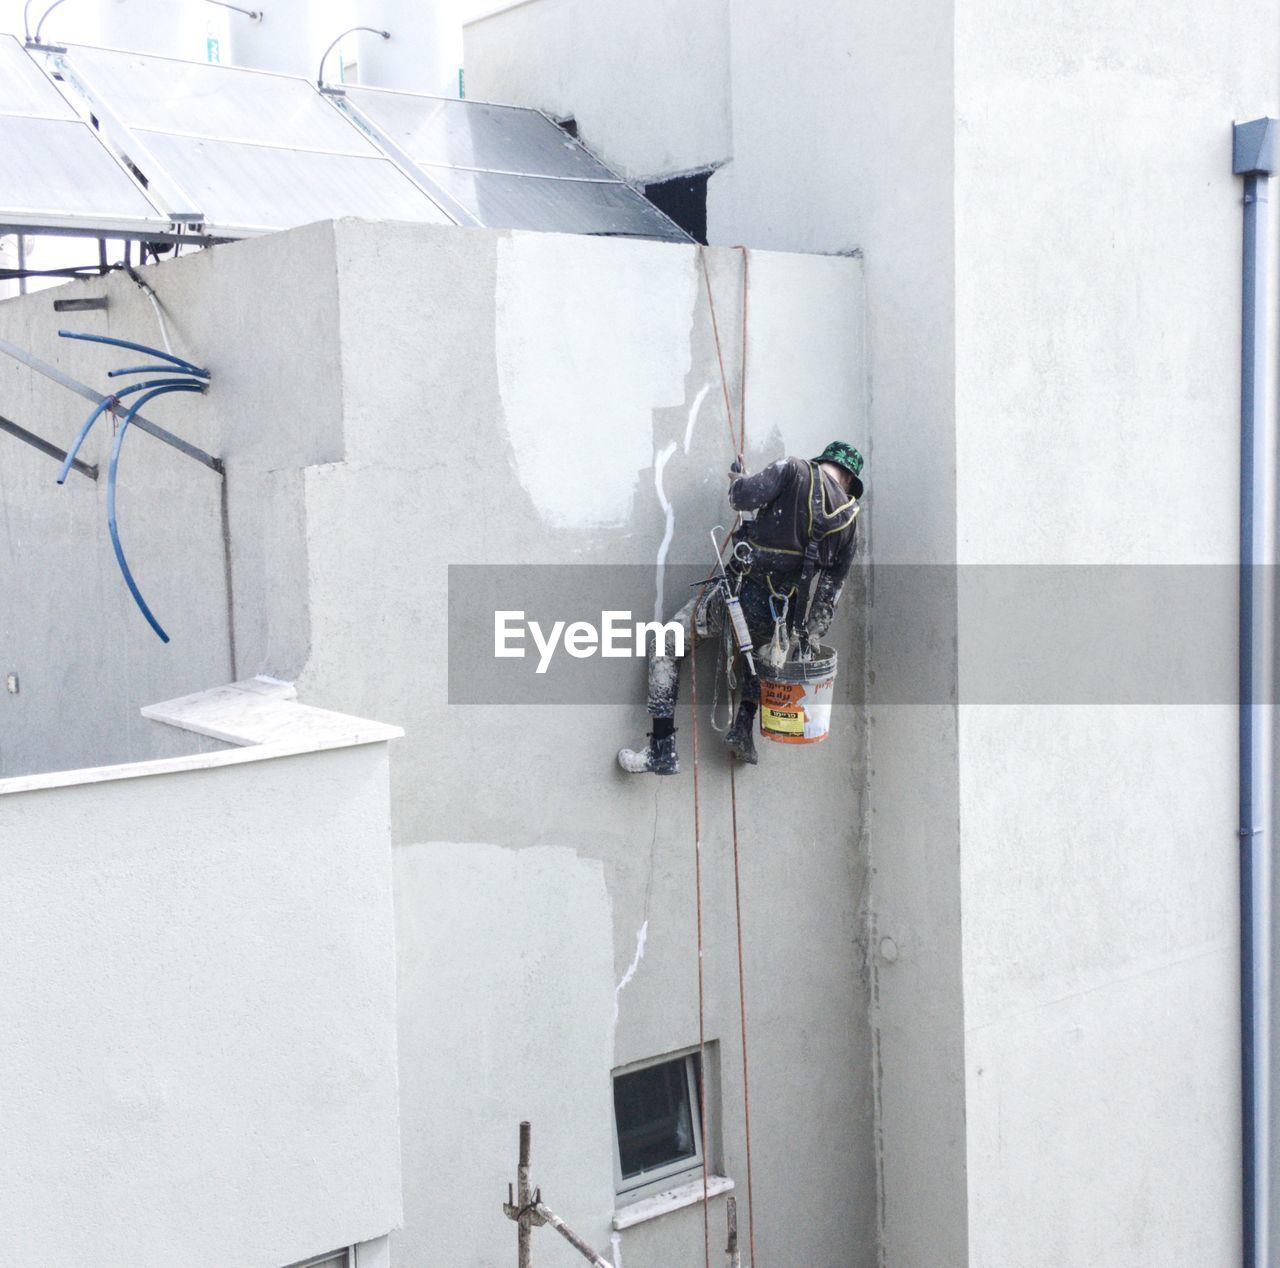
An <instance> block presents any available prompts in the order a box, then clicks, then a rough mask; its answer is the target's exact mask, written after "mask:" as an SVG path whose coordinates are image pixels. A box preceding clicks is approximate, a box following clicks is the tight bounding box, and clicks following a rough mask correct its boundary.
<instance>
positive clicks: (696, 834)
mask: <svg viewBox="0 0 1280 1268" xmlns="http://www.w3.org/2000/svg"><path fill="white" fill-rule="evenodd" d="M689 675H690V683H689V694H690V696H691V697H692V699H691V700H690V704H692V706H693V875H694V885H695V888H696V892H697V904H696V905H697V909H698V1122H699V1126H700V1128H701V1132H702V1253H703V1257H704V1263H705V1268H711V1216H710V1212H709V1210H708V1208H709V1207H710V1205H711V1200H710V1199H711V1195H710V1192H709V1189H710V1184H711V1179H710V1173H709V1171H708V1166H709V1163H708V1160H707V1155H708V1154H709V1153H710V1152H711V1151H710V1150H709V1149H708V1148H707V1063H706V1052H707V1036H706V993H705V984H704V982H703V963H702V812H701V808H700V806H699V802H698V622H697V619H696V617H695V619H694V620H693V621H691V622H690V623H689Z"/></svg>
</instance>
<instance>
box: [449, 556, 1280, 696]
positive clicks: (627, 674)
mask: <svg viewBox="0 0 1280 1268" xmlns="http://www.w3.org/2000/svg"><path fill="white" fill-rule="evenodd" d="M1257 572H1258V574H1259V576H1258V583H1259V585H1260V587H1261V588H1262V592H1263V593H1270V587H1271V584H1272V582H1273V580H1274V574H1275V569H1273V568H1266V569H1261V568H1260V569H1258V570H1257ZM705 576H706V569H705V568H691V567H686V566H675V565H673V566H670V567H667V568H665V569H664V570H663V573H662V587H663V604H662V607H663V613H664V618H665V619H669V618H670V616H671V615H672V614H673V613H674V612H675V610H676V609H677V608H678V607H679V606H680V604H681V603H683V602H684V600H685V599H686V598H687V597H688V595H689V594H690V593H691V592H692V591H691V589H690V585H691V583H692V582H694V581H697V580H699V579H700V578H703V577H705ZM656 590H657V572H656V570H655V568H654V567H653V566H652V565H649V566H645V565H622V566H605V565H586V564H566V565H558V564H543V565H533V566H516V565H451V566H450V568H449V631H448V633H449V703H450V704H639V703H641V702H643V700H644V689H645V662H644V660H643V658H634V657H631V656H613V657H605V656H602V655H600V654H599V652H598V651H597V652H595V653H594V654H589V655H584V656H580V657H575V656H572V655H570V654H568V653H567V652H566V650H565V646H564V637H563V635H564V630H563V629H562V630H561V635H560V638H559V641H558V642H557V643H556V645H555V648H554V650H553V651H552V652H551V654H550V655H549V656H548V655H547V654H546V653H545V652H544V651H542V650H541V649H540V648H539V646H538V643H537V641H536V639H535V637H534V632H533V630H532V628H531V626H530V623H531V622H536V623H537V624H538V627H539V631H540V633H541V635H542V640H543V644H544V646H545V645H546V643H547V641H548V640H549V639H550V638H551V637H552V635H553V632H554V626H555V623H556V622H564V623H565V624H566V626H567V625H568V624H570V623H572V622H586V623H587V624H589V625H590V626H592V627H594V628H595V629H596V630H600V629H601V628H602V627H603V625H604V623H605V621H604V618H603V615H602V614H604V613H607V612H613V613H618V614H624V615H621V616H615V617H614V618H613V622H614V626H615V630H617V631H619V634H617V635H615V647H623V646H625V647H627V648H628V649H629V648H630V647H631V646H632V645H633V644H634V637H633V633H632V630H631V626H632V624H633V623H634V622H644V621H652V620H653V619H654V608H655V598H656ZM1238 593H1239V570H1238V569H1236V568H1233V567H1228V566H1215V565H1134V566H1120V565H1044V566H1039V565H1037V566H1023V565H1008V566H977V565H975V566H965V567H959V568H956V567H947V566H941V565H939V566H927V565H882V566H877V567H875V568H874V569H869V570H860V571H855V573H854V574H853V575H852V576H851V577H850V580H849V584H848V586H847V587H846V589H845V594H844V598H843V600H842V602H841V605H840V611H839V613H838V615H837V617H836V622H835V625H834V627H833V629H832V631H831V635H830V636H829V638H828V640H827V641H828V642H829V643H831V644H832V645H833V646H834V647H835V648H836V650H837V652H838V653H839V656H840V675H839V681H838V684H837V691H836V703H837V704H863V703H866V704H872V705H876V704H883V705H890V704H935V705H936V704H953V703H957V702H958V703H961V704H1223V705H1225V704H1235V703H1236V702H1237V695H1238V686H1237V658H1236V632H1237V620H1238ZM868 607H870V610H871V611H873V612H874V616H875V620H874V627H875V638H874V644H873V646H872V647H871V648H870V649H869V651H868V649H867V648H866V647H865V643H864V638H863V634H862V631H863V630H864V629H865V628H866V625H867V612H868ZM498 612H507V613H523V614H524V616H523V618H520V617H516V616H508V617H506V618H504V620H505V623H506V625H507V628H508V631H509V633H508V635H507V638H506V645H507V647H509V648H512V649H514V648H519V647H523V649H524V653H525V654H524V656H523V657H506V658H499V657H496V656H495V654H494V652H495V613H498ZM623 634H624V635H625V637H621V636H620V635H623ZM590 643H591V639H590V636H589V635H588V634H587V633H586V632H585V631H580V632H579V636H578V643H577V645H578V648H579V650H583V649H585V648H587V647H589V646H590ZM717 655H718V649H717V648H715V647H710V646H708V647H705V648H703V649H702V651H701V652H700V654H699V661H698V674H699V695H700V696H703V695H704V693H705V698H706V699H707V700H708V701H709V700H710V697H711V690H712V678H713V673H714V672H715V666H716V663H717V660H716V658H717ZM1271 659H1272V657H1268V661H1269V662H1270V660H1271ZM540 663H541V664H543V666H544V671H543V672H541V673H539V672H538V667H539V664H540ZM1268 669H1269V670H1270V664H1269V665H1268ZM681 677H682V697H683V699H684V701H686V702H687V700H688V692H689V674H688V667H687V665H686V666H685V667H684V669H683V672H682V675H681ZM1274 679H1275V675H1274V674H1272V673H1270V672H1268V674H1267V682H1266V683H1265V684H1264V686H1263V687H1262V689H1261V698H1260V700H1259V703H1268V702H1274V697H1275V694H1276V692H1275V686H1274ZM721 690H722V691H723V685H722V687H721Z"/></svg>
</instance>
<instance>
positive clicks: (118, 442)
mask: <svg viewBox="0 0 1280 1268" xmlns="http://www.w3.org/2000/svg"><path fill="white" fill-rule="evenodd" d="M203 391H204V388H203V387H201V386H200V385H199V384H198V383H173V384H170V385H169V386H168V387H157V388H155V389H153V390H152V391H150V392H148V393H146V395H144V396H140V397H138V399H137V400H136V401H135V402H134V403H133V404H132V405H131V406H130V407H129V410H128V412H127V413H126V414H125V416H124V419H123V421H122V422H121V424H120V430H119V431H118V432H116V438H115V441H114V442H113V443H112V446H111V462H110V464H109V465H108V466H107V532H108V533H109V534H110V535H111V549H112V550H113V551H115V556H116V563H117V564H119V565H120V573H121V575H122V576H123V577H124V583H125V585H127V586H128V587H129V593H130V594H131V595H133V601H134V602H135V603H136V604H137V605H138V610H139V611H140V612H141V613H142V615H143V616H145V617H146V618H147V624H148V625H150V626H151V628H152V629H153V630H155V632H156V633H157V634H158V635H159V636H160V641H161V642H162V643H167V642H168V641H169V636H168V634H166V633H165V632H164V629H163V627H162V626H161V624H160V622H159V621H157V620H156V618H155V617H154V616H153V615H152V612H151V609H150V608H149V607H148V606H147V601H146V600H145V599H144V598H143V597H142V592H141V591H140V590H139V589H138V583H137V582H136V581H134V579H133V573H132V572H131V571H130V570H129V561H128V560H127V559H125V557H124V547H123V546H122V545H121V544H120V532H119V529H118V528H117V527H116V475H117V473H118V471H119V467H120V448H121V446H122V445H123V444H124V438H125V435H126V433H127V432H128V430H129V424H130V423H131V422H133V418H134V415H135V414H136V413H137V412H138V410H140V409H141V408H142V406H143V405H145V404H146V403H147V402H148V401H149V400H151V399H152V397H155V396H163V395H165V393H167V392H203Z"/></svg>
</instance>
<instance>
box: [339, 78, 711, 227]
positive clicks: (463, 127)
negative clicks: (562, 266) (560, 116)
mask: <svg viewBox="0 0 1280 1268" xmlns="http://www.w3.org/2000/svg"><path fill="white" fill-rule="evenodd" d="M337 100H338V103H339V104H340V105H345V106H346V107H347V108H349V109H350V108H354V114H355V117H356V118H358V119H361V120H362V121H363V122H364V123H365V124H366V125H370V126H371V127H372V129H373V131H374V132H375V135H377V134H380V135H381V137H382V138H384V139H385V143H386V144H387V145H388V146H389V147H390V146H394V147H397V148H399V149H400V150H401V151H402V152H403V153H404V154H405V155H406V156H407V157H408V159H410V160H411V161H412V162H413V164H414V165H415V166H417V167H418V168H420V169H421V170H422V172H423V174H424V175H425V176H426V178H427V179H428V180H429V181H431V182H432V183H434V184H437V185H438V186H439V187H440V188H441V189H443V190H444V191H445V193H446V194H448V195H449V196H450V197H452V198H453V199H454V200H456V201H457V202H458V203H459V204H461V206H462V207H463V208H464V209H465V210H466V211H467V212H469V213H471V215H472V216H474V217H475V219H476V220H477V221H478V222H479V223H480V224H482V225H484V226H486V227H489V228H495V229H543V230H558V231H560V232H564V233H599V234H622V235H628V236H635V237H644V238H662V239H666V240H668V241H675V242H688V241H690V238H689V235H688V234H687V233H685V231H684V230H683V229H681V228H680V227H679V226H678V225H676V224H675V222H674V221H672V220H670V219H668V217H666V216H665V215H663V213H662V212H661V211H659V210H658V209H657V208H656V207H655V206H654V205H653V204H652V203H650V202H649V201H648V200H647V199H646V198H644V197H643V196H642V195H641V194H639V193H638V192H637V191H636V190H634V189H632V188H631V186H630V185H627V184H626V183H625V182H623V181H622V180H621V179H620V178H619V177H618V176H616V175H615V174H614V173H613V172H611V171H610V170H609V169H608V168H607V167H605V166H604V164H603V163H601V162H600V161H599V160H598V159H596V158H595V157H594V156H593V155H592V154H591V153H590V152H589V151H588V150H587V149H585V148H584V147H583V146H582V145H580V144H579V143H578V142H577V141H576V140H574V138H572V137H570V136H569V135H568V134H567V133H565V132H564V131H563V129H561V128H559V127H557V126H556V124H555V123H553V122H552V121H551V120H550V119H548V118H547V116H546V115H544V114H542V113H541V112H539V111H537V110H530V109H527V108H524V107H521V106H499V105H493V104H491V103H489V102H482V101H459V100H456V99H453V98H447V97H423V96H418V95H416V94H413V93H403V92H391V91H388V90H384V89H380V88H354V87H349V88H347V89H346V90H345V92H344V94H343V96H342V97H341V98H338V99H337Z"/></svg>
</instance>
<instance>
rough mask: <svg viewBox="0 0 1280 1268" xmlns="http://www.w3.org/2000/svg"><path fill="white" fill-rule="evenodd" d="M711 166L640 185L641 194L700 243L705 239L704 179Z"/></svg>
mask: <svg viewBox="0 0 1280 1268" xmlns="http://www.w3.org/2000/svg"><path fill="white" fill-rule="evenodd" d="M711 170H712V169H711V168H707V170H706V171H705V172H692V173H690V174H689V175H687V176H673V177H672V178H671V179H670V180H666V181H658V182H657V183H655V184H653V185H646V186H645V187H644V196H645V197H646V198H647V199H648V200H649V201H650V202H651V203H653V205H654V206H655V207H657V208H659V209H660V210H661V211H665V212H666V213H667V215H668V216H670V217H671V219H672V220H674V221H675V222H676V224H678V225H679V226H680V228H681V229H683V230H684V231H685V233H687V234H689V236H690V237H692V238H694V239H695V240H696V241H698V242H701V243H702V244H703V245H704V246H705V245H706V241H707V181H708V180H710V178H711Z"/></svg>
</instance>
